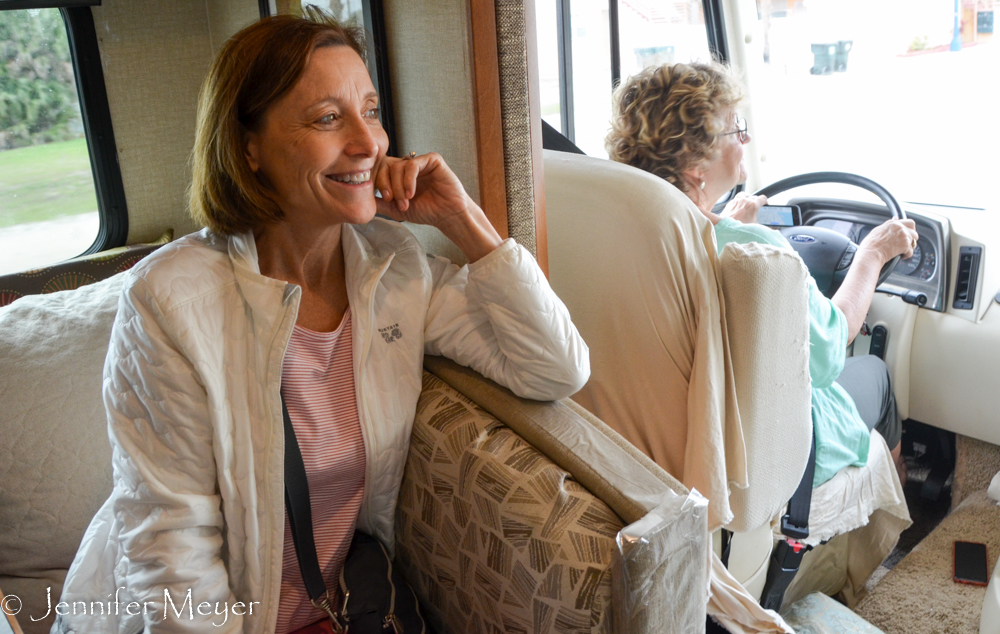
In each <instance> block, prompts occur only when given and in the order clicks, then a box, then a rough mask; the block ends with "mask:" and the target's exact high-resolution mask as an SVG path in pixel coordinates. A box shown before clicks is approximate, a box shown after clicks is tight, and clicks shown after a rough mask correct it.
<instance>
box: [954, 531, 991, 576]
mask: <svg viewBox="0 0 1000 634" xmlns="http://www.w3.org/2000/svg"><path fill="white" fill-rule="evenodd" d="M988 575H989V573H988V572H987V570H986V544H977V543H974V542H955V574H954V577H955V581H957V582H958V583H971V584H972V585H976V586H985V585H986V584H987V583H989V576H988Z"/></svg>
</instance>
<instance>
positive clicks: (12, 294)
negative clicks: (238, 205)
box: [0, 229, 174, 307]
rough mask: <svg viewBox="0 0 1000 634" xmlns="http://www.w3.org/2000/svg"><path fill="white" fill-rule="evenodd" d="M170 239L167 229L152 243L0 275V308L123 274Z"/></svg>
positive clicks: (119, 248)
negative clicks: (22, 298)
mask: <svg viewBox="0 0 1000 634" xmlns="http://www.w3.org/2000/svg"><path fill="white" fill-rule="evenodd" d="M173 235H174V232H173V230H171V229H168V230H167V232H166V233H164V234H163V235H162V236H160V237H159V239H157V240H156V241H155V242H149V243H145V244H132V245H129V246H127V247H118V248H115V249H108V250H107V251H101V252H100V253H94V254H92V255H84V256H81V257H78V258H74V259H72V260H67V261H66V262H60V263H58V264H53V265H52V266H46V267H42V268H40V269H33V270H31V271H21V272H20V273H11V274H10V275H0V307H2V306H6V305H7V304H9V303H11V302H13V301H14V300H15V299H18V298H19V297H24V296H25V295H40V294H43V293H54V292H56V291H71V290H73V289H75V288H80V287H81V286H86V285H87V284H93V283H94V282H98V281H100V280H103V279H106V278H109V277H111V276H112V275H115V274H116V273H121V272H122V271H127V270H129V269H130V268H132V267H133V266H135V264H136V262H138V261H139V260H141V259H142V258H144V257H146V256H147V255H149V254H150V253H152V252H153V251H155V250H157V249H159V248H160V247H161V246H163V245H165V244H167V243H168V242H170V240H171V239H172V238H173Z"/></svg>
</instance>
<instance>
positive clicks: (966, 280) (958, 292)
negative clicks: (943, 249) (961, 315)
mask: <svg viewBox="0 0 1000 634" xmlns="http://www.w3.org/2000/svg"><path fill="white" fill-rule="evenodd" d="M982 253H983V249H982V247H962V248H961V250H960V251H959V252H958V275H956V276H955V301H954V302H953V303H952V307H954V308H961V309H963V310H971V309H972V304H973V303H974V302H975V301H976V278H977V277H979V257H980V255H982Z"/></svg>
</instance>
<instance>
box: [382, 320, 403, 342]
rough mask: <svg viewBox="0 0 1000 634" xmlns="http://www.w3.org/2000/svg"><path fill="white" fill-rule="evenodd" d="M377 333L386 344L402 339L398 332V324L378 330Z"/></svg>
mask: <svg viewBox="0 0 1000 634" xmlns="http://www.w3.org/2000/svg"><path fill="white" fill-rule="evenodd" d="M378 331H379V333H381V335H382V338H383V339H385V342H386V343H392V342H393V341H395V340H397V339H402V338H403V333H402V332H401V331H400V330H399V324H393V325H391V326H386V327H385V328H379V329H378Z"/></svg>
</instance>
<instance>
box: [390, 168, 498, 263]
mask: <svg viewBox="0 0 1000 634" xmlns="http://www.w3.org/2000/svg"><path fill="white" fill-rule="evenodd" d="M375 172H376V173H375V188H376V189H377V190H378V191H379V192H380V193H381V195H382V198H381V199H376V200H377V204H378V211H379V213H381V214H383V215H385V216H388V217H390V218H392V219H393V220H401V221H402V220H405V221H407V222H413V223H416V224H422V225H431V226H433V227H436V228H437V229H438V230H440V231H441V233H443V234H444V235H445V236H446V237H447V238H448V239H449V240H451V241H452V242H454V243H455V245H456V246H457V247H458V248H460V249H461V250H462V252H463V253H465V256H466V257H467V258H468V259H469V262H475V261H476V260H478V259H479V258H481V257H483V256H485V255H486V254H488V253H489V252H491V251H492V250H493V249H495V248H497V247H498V246H500V244H501V243H502V242H503V240H502V239H501V238H500V235H499V234H498V233H497V232H496V230H495V229H494V228H493V225H491V224H490V222H489V220H488V219H487V218H486V214H484V213H483V210H482V209H480V208H479V205H477V204H476V203H475V201H473V200H472V198H470V197H469V195H468V194H467V193H466V192H465V188H464V187H463V186H462V182H461V181H459V180H458V177H457V176H455V173H454V172H452V171H451V168H450V167H448V164H447V163H445V162H444V159H443V158H441V155H440V154H437V153H436V152H431V153H429V154H421V155H420V156H414V157H412V158H407V159H399V158H394V157H391V156H386V157H383V158H382V160H381V161H379V164H378V165H377V166H376V169H375Z"/></svg>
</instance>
